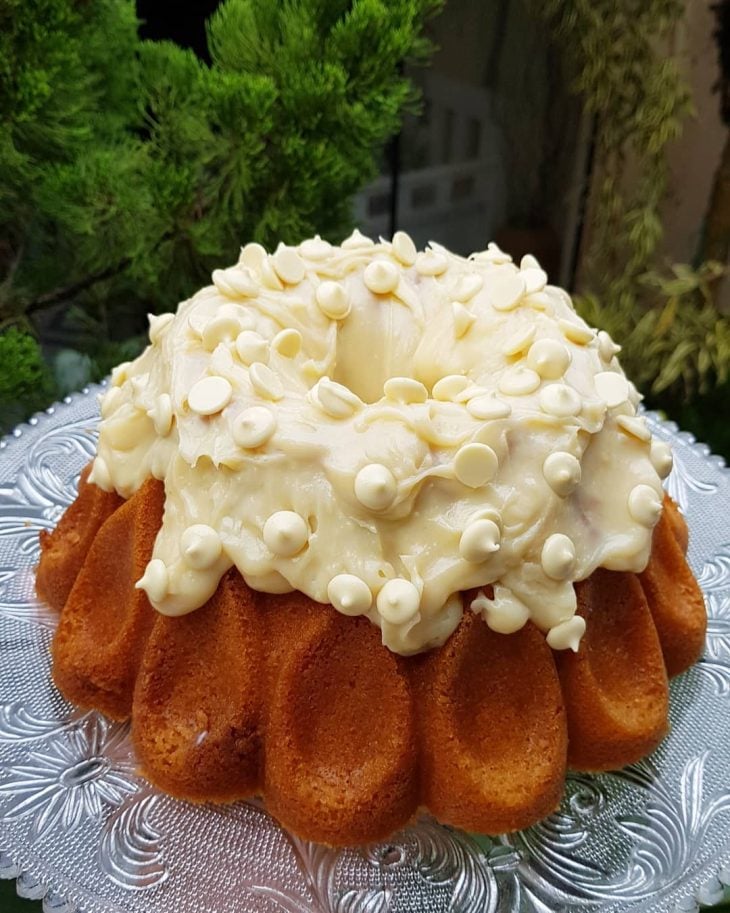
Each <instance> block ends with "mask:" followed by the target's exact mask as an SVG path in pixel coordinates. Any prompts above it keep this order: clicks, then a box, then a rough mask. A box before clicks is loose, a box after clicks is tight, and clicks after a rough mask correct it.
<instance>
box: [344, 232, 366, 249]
mask: <svg viewBox="0 0 730 913" xmlns="http://www.w3.org/2000/svg"><path fill="white" fill-rule="evenodd" d="M373 244H374V242H373V239H372V238H368V237H366V236H365V235H364V234H362V232H361V231H360V229H359V228H356V229H355V230H354V231H353V233H352V234H351V235H350V237H349V238H345V240H344V241H343V242H342V244H341V245H340V247H341V248H342V249H343V250H362V249H364V248H366V247H372V246H373Z"/></svg>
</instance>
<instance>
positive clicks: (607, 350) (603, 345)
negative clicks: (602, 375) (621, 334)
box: [597, 330, 621, 364]
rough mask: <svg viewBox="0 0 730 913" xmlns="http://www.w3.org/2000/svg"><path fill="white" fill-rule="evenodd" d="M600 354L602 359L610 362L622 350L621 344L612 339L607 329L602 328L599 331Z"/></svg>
mask: <svg viewBox="0 0 730 913" xmlns="http://www.w3.org/2000/svg"><path fill="white" fill-rule="evenodd" d="M597 338H598V354H599V356H600V357H601V361H603V362H605V363H606V364H608V363H609V362H610V361H611V359H612V358H613V356H614V355H618V353H619V352H620V351H621V346H619V345H616V343H615V342H614V341H613V339H611V337H610V336H609V335H608V333H607V332H606V331H605V330H601V331H600V332H599V333H598V337H597Z"/></svg>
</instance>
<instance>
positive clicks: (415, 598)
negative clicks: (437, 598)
mask: <svg viewBox="0 0 730 913" xmlns="http://www.w3.org/2000/svg"><path fill="white" fill-rule="evenodd" d="M377 606H378V612H379V613H380V615H381V617H382V618H384V619H385V621H388V622H390V624H393V625H402V624H406V623H407V622H409V621H412V620H413V619H414V618H415V617H416V615H418V610H419V609H420V607H421V594H420V593H419V591H418V588H417V587H416V586H415V584H413V583H411V581H410V580H405V579H403V578H402V577H395V578H393V579H392V580H388V582H387V583H386V584H385V585H384V586H383V588H382V589H381V591H380V592H379V593H378V599H377Z"/></svg>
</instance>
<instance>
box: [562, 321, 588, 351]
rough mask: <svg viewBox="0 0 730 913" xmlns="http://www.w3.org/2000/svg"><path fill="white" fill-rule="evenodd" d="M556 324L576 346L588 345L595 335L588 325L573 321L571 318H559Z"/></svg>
mask: <svg viewBox="0 0 730 913" xmlns="http://www.w3.org/2000/svg"><path fill="white" fill-rule="evenodd" d="M558 326H559V327H560V329H561V330H562V332H563V336H565V338H566V339H569V340H570V341H571V342H574V343H575V344H576V345H578V346H585V345H588V343H589V342H592V341H593V339H594V337H595V333H594V332H593V330H592V329H591V328H590V327H589V326H586V325H585V324H580V323H573V321H572V320H564V319H562V318H561V319H560V320H558Z"/></svg>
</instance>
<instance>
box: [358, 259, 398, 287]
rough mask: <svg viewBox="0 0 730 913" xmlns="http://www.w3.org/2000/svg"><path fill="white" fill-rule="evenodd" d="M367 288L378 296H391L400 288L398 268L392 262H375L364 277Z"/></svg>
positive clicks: (368, 267) (370, 265) (366, 268)
mask: <svg viewBox="0 0 730 913" xmlns="http://www.w3.org/2000/svg"><path fill="white" fill-rule="evenodd" d="M362 278H363V282H364V283H365V285H366V287H367V288H369V289H370V291H371V292H373V293H374V294H376V295H389V294H390V293H391V292H393V291H395V289H396V288H397V286H398V280H399V278H400V274H399V271H398V267H397V266H396V265H395V263H391V261H390V260H373V262H372V263H368V265H367V266H366V267H365V271H364V273H363V275H362Z"/></svg>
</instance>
